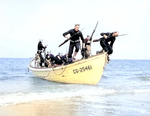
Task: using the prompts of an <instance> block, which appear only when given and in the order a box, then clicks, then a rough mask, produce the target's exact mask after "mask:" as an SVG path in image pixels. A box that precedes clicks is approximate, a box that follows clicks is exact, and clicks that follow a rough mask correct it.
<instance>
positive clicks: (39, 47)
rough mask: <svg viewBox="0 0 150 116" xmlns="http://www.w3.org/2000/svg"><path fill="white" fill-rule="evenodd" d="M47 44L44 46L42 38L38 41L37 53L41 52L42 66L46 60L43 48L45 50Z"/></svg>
mask: <svg viewBox="0 0 150 116" xmlns="http://www.w3.org/2000/svg"><path fill="white" fill-rule="evenodd" d="M45 48H46V46H45V47H44V46H43V44H42V41H41V40H40V41H39V43H38V47H37V49H38V50H37V54H39V56H40V66H42V63H43V62H44V58H43V56H42V52H43V50H45Z"/></svg>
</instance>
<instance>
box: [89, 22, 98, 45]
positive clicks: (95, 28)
mask: <svg viewBox="0 0 150 116" xmlns="http://www.w3.org/2000/svg"><path fill="white" fill-rule="evenodd" d="M97 25H98V21H97V23H96V26H95V29H94V30H93V32H92V35H91V37H90V41H92V37H93V34H94V32H95V30H96V28H97ZM90 45H91V43H90Z"/></svg>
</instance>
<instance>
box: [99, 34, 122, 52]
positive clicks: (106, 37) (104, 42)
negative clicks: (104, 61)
mask: <svg viewBox="0 0 150 116" xmlns="http://www.w3.org/2000/svg"><path fill="white" fill-rule="evenodd" d="M100 35H101V36H103V38H101V39H100V45H101V46H102V48H103V50H105V52H107V53H108V55H110V54H112V53H113V49H112V48H113V44H114V42H115V40H116V37H117V36H118V35H119V32H112V33H100ZM109 42H110V43H109Z"/></svg>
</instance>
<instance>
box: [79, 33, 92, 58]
mask: <svg viewBox="0 0 150 116" xmlns="http://www.w3.org/2000/svg"><path fill="white" fill-rule="evenodd" d="M84 42H85V48H86V50H85V51H81V54H82V57H83V58H84V57H85V58H88V57H89V56H90V52H91V40H90V36H89V35H87V38H85V40H84Z"/></svg>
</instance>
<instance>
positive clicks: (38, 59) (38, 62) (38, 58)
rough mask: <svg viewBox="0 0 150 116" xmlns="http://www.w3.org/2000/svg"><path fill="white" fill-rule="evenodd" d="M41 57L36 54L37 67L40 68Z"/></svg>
mask: <svg viewBox="0 0 150 116" xmlns="http://www.w3.org/2000/svg"><path fill="white" fill-rule="evenodd" d="M40 62H41V59H40V55H39V54H35V67H40Z"/></svg>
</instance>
